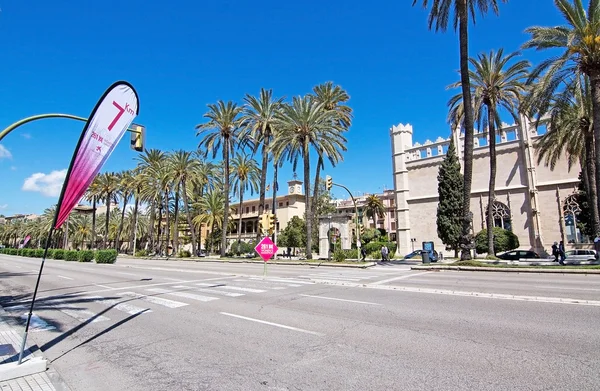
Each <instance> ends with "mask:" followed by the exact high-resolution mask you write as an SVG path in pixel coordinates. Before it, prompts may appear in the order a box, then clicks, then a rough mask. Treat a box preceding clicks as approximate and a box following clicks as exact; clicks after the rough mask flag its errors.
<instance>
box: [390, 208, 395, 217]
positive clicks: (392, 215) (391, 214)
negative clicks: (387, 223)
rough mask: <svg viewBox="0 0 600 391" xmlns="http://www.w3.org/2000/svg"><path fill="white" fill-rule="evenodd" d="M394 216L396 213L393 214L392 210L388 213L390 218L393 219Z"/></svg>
mask: <svg viewBox="0 0 600 391" xmlns="http://www.w3.org/2000/svg"><path fill="white" fill-rule="evenodd" d="M395 215H396V212H394V211H393V210H391V211H390V218H392V219H393V218H394V216H395Z"/></svg>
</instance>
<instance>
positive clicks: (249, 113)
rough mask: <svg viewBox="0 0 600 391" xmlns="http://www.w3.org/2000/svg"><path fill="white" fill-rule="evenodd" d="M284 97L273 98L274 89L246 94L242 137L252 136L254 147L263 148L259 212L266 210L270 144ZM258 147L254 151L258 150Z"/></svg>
mask: <svg viewBox="0 0 600 391" xmlns="http://www.w3.org/2000/svg"><path fill="white" fill-rule="evenodd" d="M283 99H284V98H273V90H265V89H264V88H262V89H261V90H260V95H259V97H258V98H257V97H254V96H251V95H248V94H247V95H246V97H245V98H244V101H245V102H246V104H245V105H244V111H243V114H242V117H241V119H242V129H243V130H242V133H241V135H240V138H243V137H246V136H248V137H250V138H251V139H252V140H253V141H254V147H255V148H256V149H257V148H258V147H259V146H260V147H261V149H262V163H261V171H260V187H259V189H260V195H259V200H258V214H259V216H260V215H262V214H263V213H264V211H265V197H266V195H265V191H266V184H267V165H268V162H269V144H270V143H271V140H272V138H273V128H274V125H275V116H276V114H277V112H278V111H279V110H280V108H281V104H282V103H283ZM256 149H255V151H254V152H256Z"/></svg>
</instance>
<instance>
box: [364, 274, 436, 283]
mask: <svg viewBox="0 0 600 391" xmlns="http://www.w3.org/2000/svg"><path fill="white" fill-rule="evenodd" d="M429 273H431V272H422V273H415V274H405V275H403V276H399V277H392V278H388V279H387V280H381V281H377V282H374V283H373V285H380V284H386V283H388V282H392V281H397V280H405V279H407V278H411V277H416V276H422V275H423V274H429Z"/></svg>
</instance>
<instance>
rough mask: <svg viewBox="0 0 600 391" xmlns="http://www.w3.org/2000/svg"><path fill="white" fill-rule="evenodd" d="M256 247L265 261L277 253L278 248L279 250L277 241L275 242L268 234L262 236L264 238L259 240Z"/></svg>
mask: <svg viewBox="0 0 600 391" xmlns="http://www.w3.org/2000/svg"><path fill="white" fill-rule="evenodd" d="M254 249H255V250H256V252H257V253H258V255H260V257H261V258H262V259H263V260H264V261H265V262H267V261H268V260H269V259H271V257H272V256H273V255H275V254H277V250H279V248H278V247H277V246H276V245H275V243H273V241H272V240H271V238H270V237H268V236H265V237H264V238H262V240H261V241H260V242H258V244H257V245H256V247H254Z"/></svg>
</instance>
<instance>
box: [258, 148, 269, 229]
mask: <svg viewBox="0 0 600 391" xmlns="http://www.w3.org/2000/svg"><path fill="white" fill-rule="evenodd" d="M268 164H269V153H268V152H267V146H266V145H263V147H262V165H261V171H260V196H259V199H258V215H259V216H260V215H262V214H263V213H265V198H266V194H265V193H266V187H267V165H268ZM259 237H260V232H259V233H258V234H257V238H259Z"/></svg>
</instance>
